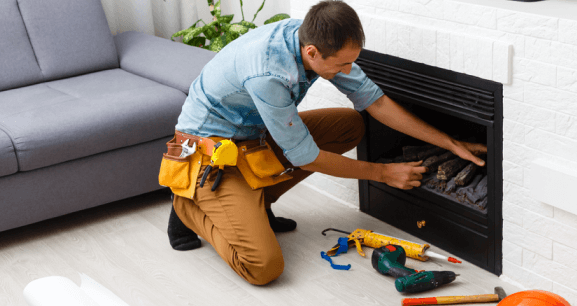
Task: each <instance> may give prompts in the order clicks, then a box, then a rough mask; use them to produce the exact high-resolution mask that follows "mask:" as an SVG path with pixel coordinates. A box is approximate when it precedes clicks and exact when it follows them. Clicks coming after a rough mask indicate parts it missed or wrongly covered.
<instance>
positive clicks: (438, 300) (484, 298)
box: [402, 294, 499, 306]
mask: <svg viewBox="0 0 577 306" xmlns="http://www.w3.org/2000/svg"><path fill="white" fill-rule="evenodd" d="M498 301H499V296H498V295H496V294H481V295H463V296H438V297H432V298H419V299H403V301H402V304H403V306H412V305H438V304H466V303H485V302H498Z"/></svg>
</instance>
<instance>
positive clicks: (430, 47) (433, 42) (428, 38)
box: [421, 29, 437, 66]
mask: <svg viewBox="0 0 577 306" xmlns="http://www.w3.org/2000/svg"><path fill="white" fill-rule="evenodd" d="M421 48H422V50H423V54H422V58H421V59H422V61H421V62H422V63H424V64H427V65H430V66H437V31H435V30H431V29H423V36H422V40H421Z"/></svg>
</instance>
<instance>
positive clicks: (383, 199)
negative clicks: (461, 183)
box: [356, 49, 503, 275]
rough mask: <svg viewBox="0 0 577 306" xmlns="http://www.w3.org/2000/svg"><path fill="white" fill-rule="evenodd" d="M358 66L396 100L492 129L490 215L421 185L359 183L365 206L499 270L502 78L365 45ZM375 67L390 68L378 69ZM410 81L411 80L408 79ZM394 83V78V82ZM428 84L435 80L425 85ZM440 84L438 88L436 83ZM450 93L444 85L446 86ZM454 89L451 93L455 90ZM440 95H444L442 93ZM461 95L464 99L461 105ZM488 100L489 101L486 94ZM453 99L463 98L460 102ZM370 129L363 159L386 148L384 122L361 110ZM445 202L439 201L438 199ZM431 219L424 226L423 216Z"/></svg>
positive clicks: (360, 155)
mask: <svg viewBox="0 0 577 306" xmlns="http://www.w3.org/2000/svg"><path fill="white" fill-rule="evenodd" d="M356 63H357V64H358V65H359V66H361V68H363V71H364V72H365V73H366V74H367V76H368V77H369V78H370V79H372V80H373V81H374V82H375V83H376V84H377V85H378V86H379V87H381V89H382V90H383V92H385V94H386V95H387V96H389V97H390V98H391V99H393V100H395V101H397V102H402V103H409V104H415V105H419V106H420V107H425V108H428V109H431V110H434V111H437V112H441V113H444V114H449V115H455V116H458V118H465V119H466V120H469V121H470V122H474V123H475V124H478V125H482V126H484V127H486V137H487V145H488V154H487V166H486V167H487V174H488V190H489V194H488V197H489V199H488V200H489V202H488V203H489V204H488V205H487V211H486V213H484V214H483V213H480V212H477V211H474V210H472V209H469V208H467V207H464V206H461V205H452V204H450V203H445V202H443V203H444V204H443V203H441V202H442V201H441V200H439V199H436V198H435V195H431V194H430V193H427V192H425V191H424V190H422V189H419V188H415V189H412V190H400V189H396V188H392V187H390V186H388V185H386V184H383V183H379V182H375V181H366V180H359V199H360V209H361V211H363V212H365V213H367V214H369V215H371V216H373V217H376V218H378V219H380V220H382V221H385V222H387V223H389V224H390V225H393V226H395V227H397V228H399V229H401V230H403V231H405V232H408V233H410V234H412V235H414V236H416V237H419V238H420V239H423V240H424V241H427V242H428V243H431V244H433V245H435V246H436V247H439V248H441V249H443V250H446V251H448V252H450V253H452V254H454V255H456V256H458V257H460V258H461V259H463V260H466V261H468V262H471V263H473V264H475V265H477V266H479V267H481V268H483V269H485V270H487V271H489V272H492V273H494V274H496V275H501V273H502V240H503V216H502V215H503V212H502V202H503V170H502V169H503V166H502V165H503V86H502V84H500V83H497V82H493V81H488V80H484V79H481V78H478V77H474V76H470V75H466V74H462V73H457V72H454V71H450V70H446V69H442V68H438V67H433V66H429V65H425V64H422V63H417V62H413V61H409V60H406V59H402V58H398V57H394V56H390V55H386V54H381V53H377V52H374V51H370V50H365V49H363V50H362V51H361V54H360V56H359V58H358V59H357V61H356ZM375 66H377V67H381V68H382V69H383V71H385V72H377V73H376V74H375V72H372V71H374V70H375V69H373V68H374V67H375ZM403 78H406V81H403ZM395 80H396V81H395ZM411 82H412V83H415V82H417V83H418V82H422V83H419V84H424V86H419V88H425V91H424V92H423V91H420V90H417V91H415V92H410V89H407V84H409V85H410V83H411ZM427 84H429V85H427ZM435 84H437V85H435ZM445 85H450V86H456V87H458V88H459V90H461V89H462V90H463V92H467V91H470V92H471V94H467V93H465V94H461V93H456V94H455V93H453V92H451V93H450V94H451V95H456V96H457V98H456V99H453V100H450V99H449V100H447V101H444V100H443V99H438V96H437V95H436V94H435V93H432V94H431V93H430V92H429V90H431V91H433V92H434V91H435V90H436V88H437V87H438V88H445ZM443 90H445V91H446V89H443ZM449 91H450V90H449ZM437 94H438V93H437ZM460 96H462V97H464V98H463V102H462V105H461V104H459V103H461V102H459V101H460V100H461V98H460ZM489 96H491V97H490V98H491V99H489V98H487V101H492V102H487V101H485V98H486V97H489ZM479 97H480V98H479ZM455 101H457V103H456V104H455ZM361 115H362V116H363V118H364V122H365V128H366V133H365V136H364V137H363V140H362V141H361V143H360V144H359V146H358V147H357V158H358V159H359V160H363V161H369V162H375V161H376V159H377V158H379V155H380V154H381V153H382V149H379V143H377V141H375V140H374V137H371V133H379V129H380V128H379V127H378V126H379V125H381V124H380V123H379V122H378V121H376V120H375V119H374V118H372V117H371V116H370V115H369V114H368V113H367V112H366V111H363V112H361ZM439 203H441V204H439ZM423 220H425V221H426V224H425V226H424V227H418V226H417V222H418V221H423Z"/></svg>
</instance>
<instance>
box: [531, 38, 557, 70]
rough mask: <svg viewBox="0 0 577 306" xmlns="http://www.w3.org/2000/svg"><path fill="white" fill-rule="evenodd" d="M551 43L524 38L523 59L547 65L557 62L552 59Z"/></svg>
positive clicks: (544, 40) (538, 39)
mask: <svg viewBox="0 0 577 306" xmlns="http://www.w3.org/2000/svg"><path fill="white" fill-rule="evenodd" d="M552 52H553V50H552V49H551V41H550V40H546V39H540V38H535V37H527V38H525V57H526V58H528V59H531V60H535V61H540V62H544V63H549V64H555V63H556V62H557V61H556V60H555V59H554V58H553V57H552V54H553V53H552Z"/></svg>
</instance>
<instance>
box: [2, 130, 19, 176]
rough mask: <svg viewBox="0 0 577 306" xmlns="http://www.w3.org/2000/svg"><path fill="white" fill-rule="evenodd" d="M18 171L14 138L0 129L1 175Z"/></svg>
mask: <svg viewBox="0 0 577 306" xmlns="http://www.w3.org/2000/svg"><path fill="white" fill-rule="evenodd" d="M16 172H18V161H17V160H16V152H15V151H14V146H13V145H12V140H11V139H10V136H8V134H6V133H5V132H4V131H2V130H1V129H0V177H2V176H5V175H10V174H13V173H16Z"/></svg>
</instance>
